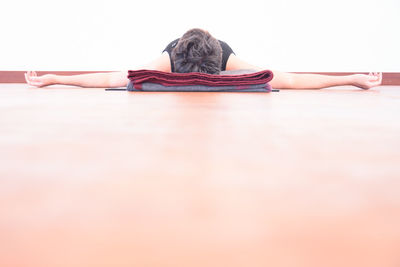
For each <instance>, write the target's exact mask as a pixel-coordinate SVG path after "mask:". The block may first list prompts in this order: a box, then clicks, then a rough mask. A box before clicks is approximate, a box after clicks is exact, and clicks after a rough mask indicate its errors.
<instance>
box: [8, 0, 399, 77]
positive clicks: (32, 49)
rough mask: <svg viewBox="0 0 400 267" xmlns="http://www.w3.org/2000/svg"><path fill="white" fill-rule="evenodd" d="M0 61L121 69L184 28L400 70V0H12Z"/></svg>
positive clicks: (277, 63) (244, 43)
mask: <svg viewBox="0 0 400 267" xmlns="http://www.w3.org/2000/svg"><path fill="white" fill-rule="evenodd" d="M0 27H1V33H0V36H1V42H0V70H47V71H51V70H125V69H133V68H136V67H140V66H141V65H142V64H145V63H147V62H148V61H150V60H152V59H154V58H156V57H158V56H159V55H160V53H161V51H162V50H163V49H164V47H165V46H166V45H167V44H168V43H169V42H170V41H172V40H174V39H175V38H178V37H180V36H181V35H182V34H183V33H184V32H185V31H186V30H188V29H190V28H193V27H199V28H204V29H207V30H208V31H209V32H210V33H211V34H213V35H214V36H215V37H216V38H218V39H220V40H223V41H226V42H228V43H229V45H230V46H231V47H232V48H233V50H234V51H235V52H236V55H237V56H239V57H241V58H243V59H245V60H246V61H248V62H249V63H252V64H254V65H258V66H260V67H265V68H269V69H276V70H282V71H360V72H361V71H387V72H399V71H400V52H399V50H400V0H376V1H371V0H363V1H361V0H347V1H346V0H335V1H329V2H327V1H322V0H320V1H318V0H302V1H296V0H276V1H268V0H267V1H265V0H246V1H218V0H198V1H189V0H186V1H185V0H183V1H180V0H168V1H167V0H164V1H153V0H141V1H135V0H131V1H122V0H112V1H111V0H96V1H92V0H90V1H83V0H80V1H77V0H62V1H56V0H36V1H32V0H29V1H28V0H13V1H6V2H5V1H2V2H1V4H0Z"/></svg>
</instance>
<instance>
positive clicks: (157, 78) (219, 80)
mask: <svg viewBox="0 0 400 267" xmlns="http://www.w3.org/2000/svg"><path fill="white" fill-rule="evenodd" d="M128 78H129V80H131V81H132V82H133V84H134V85H135V87H136V85H137V86H139V87H140V84H142V83H145V82H147V83H158V84H162V85H164V86H180V85H207V86H238V85H256V84H266V83H268V82H269V81H271V80H272V78H273V74H272V71H270V70H263V71H259V72H255V73H249V74H240V75H216V74H207V73H199V72H190V73H171V72H162V71H156V70H130V71H128Z"/></svg>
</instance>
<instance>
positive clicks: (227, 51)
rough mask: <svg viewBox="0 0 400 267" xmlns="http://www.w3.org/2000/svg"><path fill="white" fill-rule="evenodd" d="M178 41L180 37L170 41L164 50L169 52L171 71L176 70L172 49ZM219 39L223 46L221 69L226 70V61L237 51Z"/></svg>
mask: <svg viewBox="0 0 400 267" xmlns="http://www.w3.org/2000/svg"><path fill="white" fill-rule="evenodd" d="M178 41H179V39H176V40H174V41H172V42H170V43H169V44H168V45H167V47H166V48H165V49H164V51H163V52H165V51H167V52H168V54H169V60H170V61H171V72H174V70H175V68H174V63H173V62H172V59H171V54H172V49H174V47H175V46H176V44H177V43H178ZM218 41H219V43H220V45H221V47H222V66H221V71H224V70H226V63H228V59H229V56H230V55H231V54H235V53H234V52H233V50H232V48H231V47H230V46H229V45H228V44H227V43H225V42H223V41H220V40H218Z"/></svg>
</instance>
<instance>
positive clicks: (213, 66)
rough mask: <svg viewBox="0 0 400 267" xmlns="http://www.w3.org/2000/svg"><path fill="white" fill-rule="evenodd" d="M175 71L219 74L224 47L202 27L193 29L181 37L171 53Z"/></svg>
mask: <svg viewBox="0 0 400 267" xmlns="http://www.w3.org/2000/svg"><path fill="white" fill-rule="evenodd" d="M171 59H172V62H173V64H174V69H175V70H174V71H175V72H179V73H187V72H203V73H209V74H219V73H220V71H221V65H222V48H221V45H220V43H219V41H218V40H217V39H215V38H214V37H213V36H211V34H210V33H209V32H207V31H204V30H202V29H191V30H189V31H187V32H186V33H185V34H184V35H183V36H182V37H181V38H180V39H179V42H178V44H177V45H176V47H175V48H174V49H173V50H172V55H171Z"/></svg>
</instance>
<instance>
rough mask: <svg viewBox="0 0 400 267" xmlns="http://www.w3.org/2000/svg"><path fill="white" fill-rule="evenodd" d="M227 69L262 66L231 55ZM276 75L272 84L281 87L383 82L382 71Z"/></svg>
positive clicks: (367, 85) (316, 87)
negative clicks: (339, 74) (345, 73)
mask: <svg viewBox="0 0 400 267" xmlns="http://www.w3.org/2000/svg"><path fill="white" fill-rule="evenodd" d="M226 69H227V70H235V69H255V70H262V68H260V67H257V66H254V65H251V64H249V63H247V62H245V61H243V60H241V59H240V58H238V57H236V56H235V55H233V54H232V55H231V56H230V57H229V60H228V64H227V67H226ZM273 73H274V77H273V79H272V81H271V82H270V84H271V86H272V87H274V88H279V89H321V88H326V87H330V86H339V85H353V86H357V87H360V88H363V89H369V88H371V87H374V86H378V85H380V84H381V83H382V73H370V74H369V75H365V74H354V75H345V76H330V75H319V74H296V73H288V72H280V71H273Z"/></svg>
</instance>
